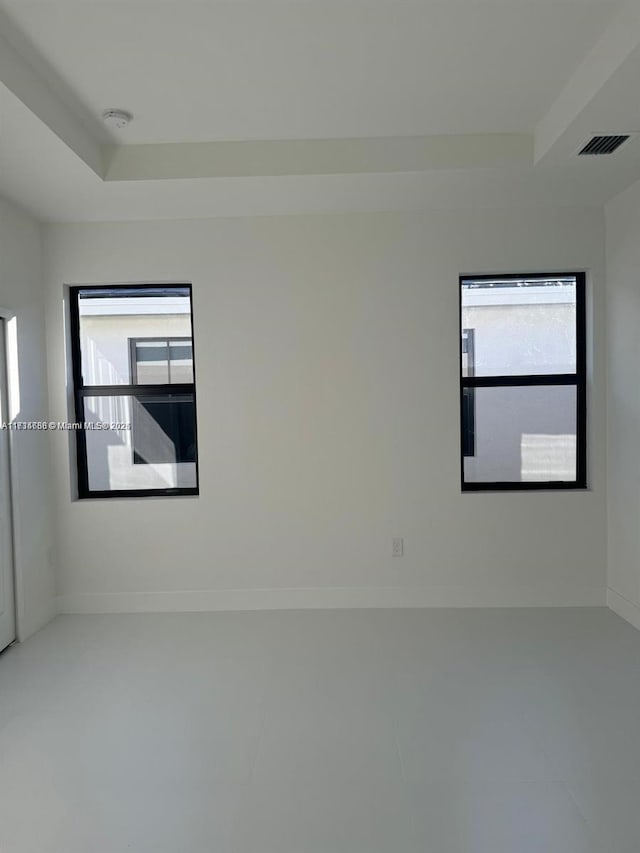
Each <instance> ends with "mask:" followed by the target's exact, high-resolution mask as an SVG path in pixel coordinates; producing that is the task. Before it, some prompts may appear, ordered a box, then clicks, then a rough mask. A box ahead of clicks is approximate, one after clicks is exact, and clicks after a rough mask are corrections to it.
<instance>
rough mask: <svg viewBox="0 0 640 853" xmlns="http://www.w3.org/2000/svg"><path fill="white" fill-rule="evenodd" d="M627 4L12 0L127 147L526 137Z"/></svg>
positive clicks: (20, 20) (51, 59)
mask: <svg viewBox="0 0 640 853" xmlns="http://www.w3.org/2000/svg"><path fill="white" fill-rule="evenodd" d="M616 5H618V4H617V3H616V2H615V0H435V2H434V0H414V2H404V0H232V2H219V0H213V2H211V1H210V2H202V0H200V2H194V0H173V2H167V0H157V1H156V2H150V0H124V2H118V0H84V2H79V0H2V2H0V8H3V9H4V10H5V12H6V13H7V16H8V17H9V19H10V21H11V22H12V23H13V24H14V25H15V27H17V28H18V29H19V30H20V32H21V33H22V34H23V36H24V37H25V38H26V40H27V41H28V43H29V44H30V45H31V47H32V48H33V49H35V51H36V52H37V54H38V55H39V56H40V57H41V58H42V59H43V60H44V61H45V62H46V63H47V64H48V65H49V66H50V67H51V68H52V69H53V70H54V71H55V72H56V74H57V75H58V76H59V77H60V78H61V80H62V81H63V82H64V83H65V84H66V85H67V86H68V87H69V89H71V90H72V91H73V93H74V95H75V96H76V97H77V98H78V100H79V101H80V102H81V103H82V104H83V105H84V107H85V108H86V109H87V110H88V111H90V112H91V113H92V114H93V115H96V116H97V115H99V114H100V113H101V112H102V110H104V109H105V108H107V107H111V106H120V107H125V108H126V109H128V110H130V111H131V112H133V113H134V115H135V116H136V120H135V122H134V123H133V124H132V125H131V126H130V129H129V130H127V132H126V134H124V135H123V139H124V140H125V141H126V142H127V143H134V142H192V141H209V140H217V139H233V140H236V139H289V138H297V139H315V138H318V139H322V138H327V137H332V138H336V137H338V138H339V137H353V136H365V137H366V136H404V135H427V134H457V133H491V132H495V131H496V130H498V131H500V132H510V131H511V132H520V131H527V130H531V129H532V128H533V127H534V126H535V124H536V123H537V122H538V121H539V120H540V119H541V118H542V116H543V115H544V113H545V112H546V111H547V109H548V108H549V106H550V104H551V102H552V101H553V99H554V98H555V96H556V95H557V93H558V91H559V89H560V88H561V87H562V86H563V85H564V84H565V83H566V81H567V80H568V79H569V76H570V75H571V73H572V72H573V71H574V69H575V67H576V65H577V64H578V62H579V61H580V60H581V59H582V58H583V57H584V55H585V53H586V50H587V49H588V48H589V47H590V46H591V45H592V44H593V43H594V42H595V40H596V38H597V37H598V36H599V35H600V34H601V32H602V31H603V30H604V28H605V26H606V24H607V22H608V21H609V20H610V19H611V16H612V14H613V11H614V10H615V7H616Z"/></svg>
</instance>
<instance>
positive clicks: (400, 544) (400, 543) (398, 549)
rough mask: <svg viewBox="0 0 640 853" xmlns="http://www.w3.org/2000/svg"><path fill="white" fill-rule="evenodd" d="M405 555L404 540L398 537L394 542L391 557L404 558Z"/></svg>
mask: <svg viewBox="0 0 640 853" xmlns="http://www.w3.org/2000/svg"><path fill="white" fill-rule="evenodd" d="M403 554H404V539H402V538H401V537H400V536H398V537H396V538H395V539H393V540H392V543H391V556H392V557H402V555H403Z"/></svg>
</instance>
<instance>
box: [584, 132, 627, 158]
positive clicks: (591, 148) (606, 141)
mask: <svg viewBox="0 0 640 853" xmlns="http://www.w3.org/2000/svg"><path fill="white" fill-rule="evenodd" d="M630 138H631V134H630V133H626V134H622V135H619V136H594V137H592V138H591V139H590V140H589V142H587V144H586V145H585V146H584V148H582V149H581V150H580V151H578V154H579V155H582V154H613V152H614V151H617V150H618V148H620V146H621V145H624V143H625V142H626V141H627V139H630Z"/></svg>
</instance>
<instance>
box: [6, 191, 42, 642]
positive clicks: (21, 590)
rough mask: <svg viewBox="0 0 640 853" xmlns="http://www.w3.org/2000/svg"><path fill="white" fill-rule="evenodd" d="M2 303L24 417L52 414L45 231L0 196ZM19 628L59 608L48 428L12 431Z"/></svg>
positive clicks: (24, 630) (27, 628) (38, 623)
mask: <svg viewBox="0 0 640 853" xmlns="http://www.w3.org/2000/svg"><path fill="white" fill-rule="evenodd" d="M0 307H2V308H3V309H6V310H8V311H9V312H11V313H12V314H13V315H14V316H15V322H16V336H17V349H18V370H19V400H20V408H19V411H18V412H17V413H15V419H16V420H19V421H30V420H33V421H43V420H47V419H48V399H47V387H46V362H45V359H46V351H45V323H44V305H43V296H42V258H41V233H40V228H39V226H38V225H37V223H36V222H35V221H34V220H33V219H31V218H30V217H29V216H27V214H25V213H23V212H22V211H20V210H19V209H18V208H16V207H15V206H14V205H12V204H10V203H9V202H7V201H5V200H3V199H0ZM10 441H11V455H12V479H13V494H14V516H15V518H14V527H15V534H16V535H15V542H14V549H15V561H16V570H17V578H16V580H17V597H18V612H17V616H18V634H19V636H20V638H21V639H25V638H26V637H27V636H29V635H30V634H32V633H33V632H34V631H36V630H38V628H40V627H42V625H44V624H45V623H46V622H47V621H48V620H49V619H50V618H51V617H52V616H53V615H54V613H55V583H54V568H53V563H54V561H53V555H52V535H51V524H50V514H49V502H50V485H51V477H50V473H51V469H50V464H49V463H50V460H49V443H48V440H47V433H44V432H27V431H24V432H23V431H20V432H12V434H11V438H10Z"/></svg>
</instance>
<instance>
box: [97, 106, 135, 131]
mask: <svg viewBox="0 0 640 853" xmlns="http://www.w3.org/2000/svg"><path fill="white" fill-rule="evenodd" d="M132 118H133V116H132V115H131V113H128V112H127V111H126V110H114V109H109V110H105V111H104V112H103V113H102V120H103V121H104V123H105V124H106V125H107V127H111V128H113V129H114V130H122V128H123V127H126V126H127V125H128V124H129V122H130V121H131V119H132Z"/></svg>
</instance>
